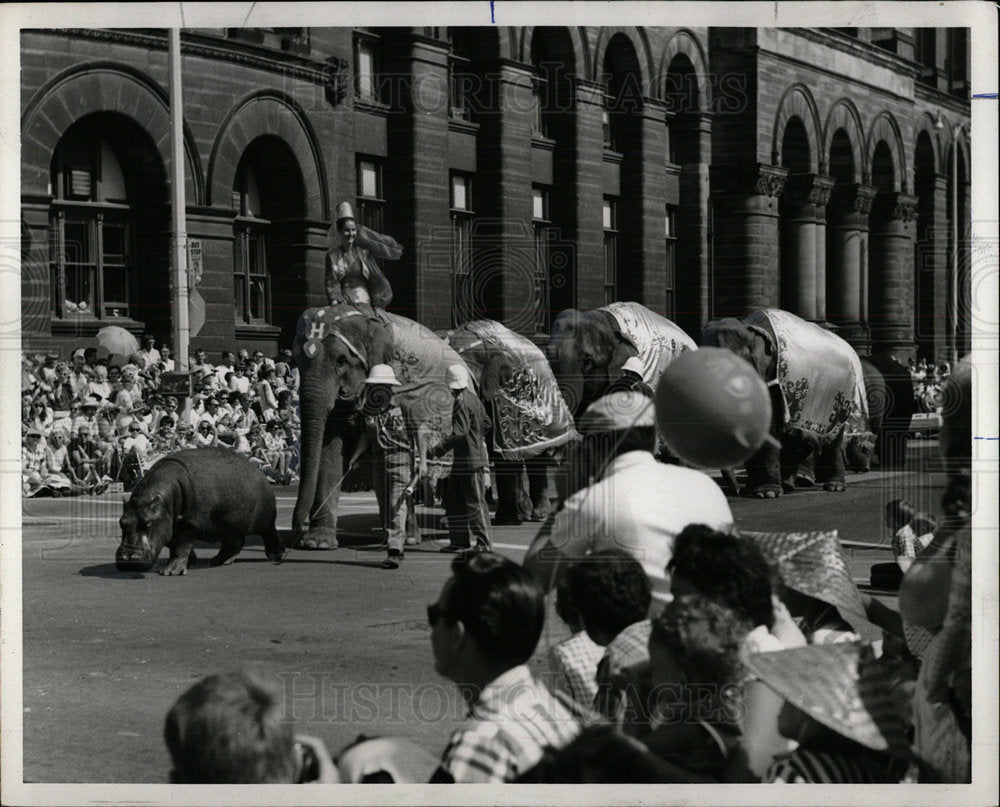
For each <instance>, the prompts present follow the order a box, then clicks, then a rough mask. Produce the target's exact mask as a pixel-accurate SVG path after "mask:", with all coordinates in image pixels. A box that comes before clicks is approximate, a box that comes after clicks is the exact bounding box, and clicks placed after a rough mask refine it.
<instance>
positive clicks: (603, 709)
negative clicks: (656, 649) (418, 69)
mask: <svg viewBox="0 0 1000 807" xmlns="http://www.w3.org/2000/svg"><path fill="white" fill-rule="evenodd" d="M566 582H567V587H568V590H569V596H570V599H571V600H572V601H573V603H574V604H575V606H576V609H577V613H579V615H580V621H581V622H582V623H583V627H584V629H585V630H586V631H587V635H588V636H589V637H590V638H591V639H592V640H593V641H594V642H595V643H596V644H599V645H601V646H602V647H604V648H605V649H604V654H603V655H602V656H601V660H600V662H598V665H597V673H596V678H595V680H596V682H597V690H598V691H597V695H596V696H595V697H594V709H595V711H597V713H598V714H600V715H602V716H604V717H605V718H607V719H609V720H612V721H615V722H616V723H618V724H620V725H623V726H624V724H625V723H626V722H628V723H629V725H628V726H627V727H626V732H627V733H634V732H635V731H639V730H642V726H643V724H644V723H645V722H646V721H647V720H648V715H646V714H644V713H640V714H626V712H627V711H628V709H627V707H628V706H629V698H628V694H629V693H628V692H627V691H626V689H627V688H628V687H629V686H632V685H634V684H635V682H636V681H637V680H639V679H638V678H637V677H636V676H637V674H638V673H639V672H640V671H641V670H642V668H643V667H644V666H648V664H647V663H648V661H649V648H648V645H649V632H650V621H649V619H647V618H646V617H647V614H648V613H649V605H650V602H651V600H652V596H651V593H650V584H649V579H648V577H647V575H646V573H645V571H644V570H643V568H642V564H641V563H639V561H637V560H636V559H635V558H633V557H632V556H631V555H628V554H626V553H624V552H622V551H620V550H617V549H604V550H601V551H600V552H594V553H593V554H591V555H589V556H587V557H586V558H583V559H581V560H578V561H576V562H575V563H573V564H572V565H571V566H570V567H569V569H567V571H566ZM644 700H645V698H644V697H642V696H641V695H640V696H639V697H638V700H636V703H638V704H640V705H641V704H642V702H643V701H644ZM643 712H644V710H643Z"/></svg>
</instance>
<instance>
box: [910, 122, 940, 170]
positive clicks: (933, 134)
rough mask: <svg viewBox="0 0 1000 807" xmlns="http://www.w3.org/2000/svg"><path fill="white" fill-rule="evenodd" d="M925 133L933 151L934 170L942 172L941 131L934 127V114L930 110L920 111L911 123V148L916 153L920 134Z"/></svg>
mask: <svg viewBox="0 0 1000 807" xmlns="http://www.w3.org/2000/svg"><path fill="white" fill-rule="evenodd" d="M921 134H926V135H927V139H928V140H929V141H930V144H931V148H932V149H933V151H934V170H935V171H936V172H937V173H940V174H943V173H944V171H943V170H942V169H943V168H944V167H945V166H944V151H943V149H942V145H941V132H939V131H938V130H937V129H935V128H934V116H933V115H931V113H930V112H926V111H925V112H922V113H921V114H920V115H919V116H918V117H917V119H916V121H914V124H913V149H914V153H916V148H917V142H918V141H919V140H920V135H921ZM914 171H916V165H915V164H914Z"/></svg>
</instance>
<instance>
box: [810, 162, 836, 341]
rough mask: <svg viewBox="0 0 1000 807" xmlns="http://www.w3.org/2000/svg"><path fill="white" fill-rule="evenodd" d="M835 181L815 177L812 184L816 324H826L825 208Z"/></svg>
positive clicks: (828, 178) (830, 178) (825, 325)
mask: <svg viewBox="0 0 1000 807" xmlns="http://www.w3.org/2000/svg"><path fill="white" fill-rule="evenodd" d="M835 182H836V180H834V179H833V178H832V177H824V176H817V177H816V178H815V180H814V182H813V191H812V200H813V203H814V204H815V205H816V322H817V323H818V324H820V325H823V326H824V327H827V322H826V206H827V204H828V203H829V201H830V193H831V191H832V190H833V186H834V184H835Z"/></svg>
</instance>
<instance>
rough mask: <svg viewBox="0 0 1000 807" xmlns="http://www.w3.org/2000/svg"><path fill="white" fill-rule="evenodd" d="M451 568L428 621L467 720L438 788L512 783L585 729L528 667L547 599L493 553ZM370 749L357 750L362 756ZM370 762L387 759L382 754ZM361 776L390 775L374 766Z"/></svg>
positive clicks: (438, 665)
mask: <svg viewBox="0 0 1000 807" xmlns="http://www.w3.org/2000/svg"><path fill="white" fill-rule="evenodd" d="M451 568H452V576H451V577H450V578H449V579H448V580H447V581H446V582H445V584H444V587H443V588H442V590H441V593H440V595H439V596H438V599H437V602H435V603H434V604H433V605H430V606H428V608H427V618H428V621H429V622H430V624H431V648H432V650H433V652H434V668H435V669H436V670H437V672H438V673H439V674H440V675H442V676H444V677H445V678H447V679H448V680H450V681H453V682H454V683H455V684H457V685H458V687H459V691H460V692H461V694H462V697H463V698H464V699H465V701H466V703H467V704H468V707H469V716H468V718H467V719H466V721H465V723H464V724H463V725H462V726H461V727H460V728H458V729H456V730H455V732H454V733H453V734H452V736H451V739H450V740H449V742H448V745H447V746H446V747H445V750H444V753H443V755H442V757H441V762H440V767H439V768H438V769H437V771H436V772H435V773H434V775H433V776H432V777H431V782H432V783H446V782H448V783H450V782H458V783H490V782H497V783H499V782H512V781H514V780H515V779H517V778H518V777H519V776H521V774H523V773H525V772H526V771H527V770H528V769H530V768H531V767H533V766H534V765H536V764H537V763H538V762H539V761H540V760H541V759H542V755H543V753H544V750H545V748H546V747H554V748H560V747H562V746H564V745H565V744H566V743H568V742H569V741H570V740H572V739H573V738H574V737H575V736H576V735H577V734H578V732H579V730H580V726H579V723H578V722H577V721H576V720H575V719H574V717H573V716H572V714H571V713H570V712H569V710H568V709H567V708H566V707H565V706H564V705H563V704H562V702H561V701H560V700H559V699H558V698H556V697H555V696H553V695H552V694H551V693H550V692H549V691H548V690H547V689H546V688H545V687H544V686H542V685H541V684H539V683H538V682H537V681H535V679H534V678H533V677H532V675H531V672H530V671H529V670H528V667H527V664H528V661H529V659H530V658H531V656H532V654H533V653H534V652H535V647H536V646H537V644H538V639H539V638H540V636H541V633H542V624H543V622H544V620H545V597H544V595H543V594H542V592H541V589H540V588H539V586H538V583H536V582H535V579H534V578H533V577H532V575H531V574H530V573H529V572H528V571H527V570H525V569H524V568H522V567H521V566H519V565H518V564H516V563H514V562H513V561H511V560H508V559H507V558H504V557H501V556H499V555H494V554H492V553H490V552H471V553H466V554H462V555H459V556H457V557H456V558H455V559H454V560H453V561H452V565H451ZM367 750H368V748H367V747H365V746H364V745H362V746H359V747H358V748H356V749H355V756H356V757H357V756H363V755H364V754H365V752H366V751H367ZM372 753H373V755H374V754H381V753H384V751H383V750H382V749H381V748H379V747H378V746H375V747H372ZM354 767H356V768H357V769H358V770H390V769H391V767H392V766H391V760H387V761H386V762H385V763H384V764H380V761H379V760H377V759H368V760H364V764H360V763H358V762H356V764H355V766H354Z"/></svg>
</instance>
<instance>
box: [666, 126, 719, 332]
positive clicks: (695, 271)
mask: <svg viewBox="0 0 1000 807" xmlns="http://www.w3.org/2000/svg"><path fill="white" fill-rule="evenodd" d="M671 134H672V135H673V136H674V137H675V138H676V139H677V142H678V146H679V147H680V146H683V148H679V149H678V152H679V153H678V160H679V161H680V163H681V175H680V199H679V204H678V206H677V246H676V255H675V268H674V295H675V297H674V299H675V301H676V308H677V324H678V325H679V326H680V327H681V328H683V329H684V330H685V331H687V332H688V334H689V335H691V336H692V337H693V338H694V339H695V340H696V341H700V338H701V332H702V330H704V328H705V324H706V323H707V322H708V318H709V312H710V310H711V307H710V305H709V295H710V293H711V288H710V285H709V265H708V259H709V252H708V206H709V198H710V185H709V165H710V164H711V162H712V160H711V154H712V115H711V113H710V112H692V113H685V115H684V116H683V118H681V119H679V120H676V121H674V123H673V124H672V126H671Z"/></svg>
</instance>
